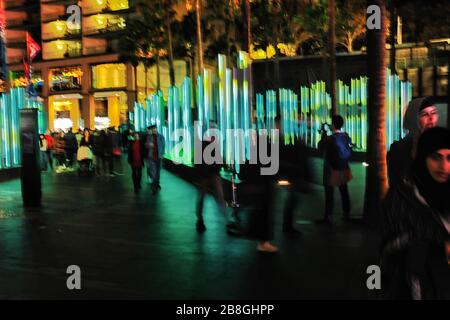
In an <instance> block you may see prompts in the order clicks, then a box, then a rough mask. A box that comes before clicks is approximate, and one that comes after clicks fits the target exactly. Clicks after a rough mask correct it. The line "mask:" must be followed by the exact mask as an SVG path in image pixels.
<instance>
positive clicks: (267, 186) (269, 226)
mask: <svg viewBox="0 0 450 320" xmlns="http://www.w3.org/2000/svg"><path fill="white" fill-rule="evenodd" d="M259 140H260V134H258V133H257V132H256V130H253V131H251V144H252V146H251V148H256V150H257V149H258V148H259V147H260V143H259ZM267 150H271V149H270V148H269V147H268V149H267ZM252 156H256V157H257V155H252ZM261 168H262V165H261V163H260V161H258V162H257V163H256V164H252V163H250V162H249V161H246V162H245V163H244V164H242V165H241V169H240V173H239V178H240V179H241V180H243V183H242V184H240V187H239V189H240V192H241V193H242V194H243V196H241V197H240V199H241V200H242V201H245V204H244V205H245V206H248V207H249V209H250V213H251V214H250V215H251V219H252V220H253V221H252V222H251V225H252V227H251V231H250V235H251V236H252V237H255V238H256V239H257V241H258V243H257V246H256V250H258V251H261V252H269V253H275V252H277V251H278V247H277V246H275V245H274V244H272V243H271V241H272V239H273V216H272V200H273V194H274V177H273V176H267V175H262V174H261Z"/></svg>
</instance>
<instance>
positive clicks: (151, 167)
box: [149, 159, 157, 186]
mask: <svg viewBox="0 0 450 320" xmlns="http://www.w3.org/2000/svg"><path fill="white" fill-rule="evenodd" d="M149 170H150V179H151V180H152V186H153V185H155V182H156V174H157V171H156V170H157V162H156V161H155V160H153V159H150V160H149Z"/></svg>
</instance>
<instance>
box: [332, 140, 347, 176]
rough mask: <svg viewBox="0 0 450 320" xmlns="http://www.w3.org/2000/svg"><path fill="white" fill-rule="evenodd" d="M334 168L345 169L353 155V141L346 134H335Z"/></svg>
mask: <svg viewBox="0 0 450 320" xmlns="http://www.w3.org/2000/svg"><path fill="white" fill-rule="evenodd" d="M333 144H334V148H333V149H334V150H333V156H332V159H333V161H332V162H333V167H335V168H337V169H344V168H345V167H346V166H347V164H348V161H349V159H350V157H351V155H352V149H351V147H350V145H351V140H350V137H349V136H348V135H347V134H346V133H338V134H333Z"/></svg>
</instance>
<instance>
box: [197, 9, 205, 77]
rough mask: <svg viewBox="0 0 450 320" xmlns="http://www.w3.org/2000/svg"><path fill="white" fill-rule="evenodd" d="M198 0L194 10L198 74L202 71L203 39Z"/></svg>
mask: <svg viewBox="0 0 450 320" xmlns="http://www.w3.org/2000/svg"><path fill="white" fill-rule="evenodd" d="M200 1H201V0H195V12H196V18H197V42H198V67H199V74H202V73H203V40H202V27H201V20H200V10H201V7H200Z"/></svg>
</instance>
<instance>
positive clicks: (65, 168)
mask: <svg viewBox="0 0 450 320" xmlns="http://www.w3.org/2000/svg"><path fill="white" fill-rule="evenodd" d="M39 146H40V151H41V169H42V170H43V171H47V170H51V171H54V172H55V173H62V172H72V171H75V170H76V169H77V168H78V163H77V162H78V161H80V160H83V157H82V158H80V156H79V153H80V149H82V148H81V147H88V148H89V149H90V150H91V152H92V155H91V156H89V155H87V157H91V160H92V161H93V164H94V165H93V167H92V168H95V173H96V174H97V175H98V176H100V175H105V176H116V175H121V174H122V173H121V172H120V171H121V160H120V156H121V153H122V151H123V143H122V139H121V134H120V133H119V132H118V131H117V130H116V129H115V128H114V127H111V128H107V129H103V130H93V131H91V130H89V129H87V128H86V129H84V130H81V129H80V130H78V131H77V132H76V133H74V132H73V130H72V128H70V129H68V130H66V131H65V130H58V131H57V132H50V131H49V130H47V132H46V133H43V134H40V136H39ZM83 154H85V153H83Z"/></svg>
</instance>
